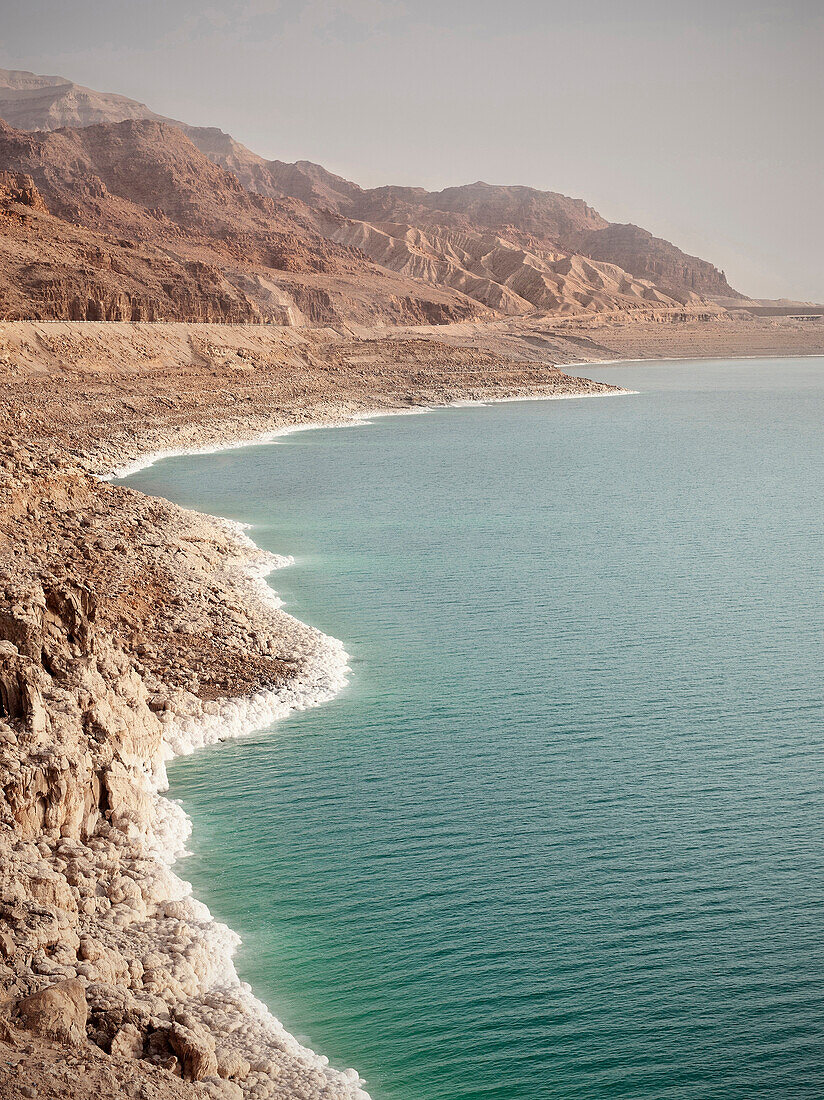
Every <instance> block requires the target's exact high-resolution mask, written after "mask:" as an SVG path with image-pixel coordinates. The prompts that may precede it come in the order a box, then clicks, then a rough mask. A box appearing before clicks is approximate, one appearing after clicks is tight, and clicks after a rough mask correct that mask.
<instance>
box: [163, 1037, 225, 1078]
mask: <svg viewBox="0 0 824 1100" xmlns="http://www.w3.org/2000/svg"><path fill="white" fill-rule="evenodd" d="M168 1039H169V1045H170V1046H171V1048H172V1050H173V1051H174V1052H175V1054H176V1055H177V1057H178V1058H179V1059H180V1067H181V1070H182V1074H183V1078H184V1080H186V1081H202V1080H203V1078H204V1077H217V1075H218V1074H217V1057H216V1055H215V1041H214V1039H213V1038H212V1036H211V1035H209V1033H208V1032H206V1031H204V1030H203V1029H202V1028H194V1027H184V1026H183V1025H182V1024H175V1025H174V1027H172V1028H171V1030H170V1031H169V1035H168Z"/></svg>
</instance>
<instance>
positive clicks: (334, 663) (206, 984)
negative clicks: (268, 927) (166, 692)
mask: <svg viewBox="0 0 824 1100" xmlns="http://www.w3.org/2000/svg"><path fill="white" fill-rule="evenodd" d="M574 396H579V395H547V396H546V397H545V398H540V397H539V398H537V399H538V400H563V399H568V398H569V397H574ZM580 396H589V395H580ZM605 396H612V394H608V395H605ZM534 399H535V398H531V400H534ZM500 400H503V401H506V400H508V399H507V398H503V399H500ZM512 400H530V398H513V399H512ZM488 403H490V402H487V401H477V402H469V401H459V402H455V403H454V404H453V406H451V407H463V406H465V405H468V404H488ZM441 407H443V406H441ZM429 411H430V408H429V407H420V408H412V409H398V410H379V411H376V412H374V413H362V414H359V415H357V416H354V417H351V418H349V419H347V420H345V421H342V422H338V424H336V425H325V424H309V425H299V426H293V427H285V428H282V429H280V430H276V431H268V432H264V433H262V434H261V435H259V436H258V437H257V438H255V439H244V440H240V441H235V442H229V443H222V444H218V445H215V446H210V447H195V448H190V449H185V450H168V451H158V452H154V453H152V454H148V455H145V456H143V457H142V458H140V459H136V460H135V461H133V462H131V463H130V464H128V465H126V466H123V467H122V468H120V469H118V470H117V471H115V472H113V473H111V474H109V475H108V476H107V478H106V480H114V479H123V478H126V477H128V476H130V475H131V474H133V473H136V472H137V471H138V470H141V469H145V468H146V467H148V466H150V465H152V464H153V463H155V462H157V461H159V460H160V459H162V458H166V457H172V456H174V455H182V454H190V455H195V454H208V453H212V452H215V451H220V450H225V449H230V448H238V447H244V446H249V445H254V444H260V443H266V442H274V441H275V440H276V439H277V437H279V436H283V435H287V434H290V433H292V432H295V431H303V430H308V429H310V428H316V427H326V426H345V425H346V424H363V423H366V422H369V421H370V420H372V419H373V418H375V417H382V416H387V415H403V414H407V415H408V414H414V413H423V412H429ZM210 519H211V521H212V522H213V523H214V524H215V525H216V526H218V527H220V528H222V529H223V530H224V531H225V533H226V534H228V535H229V536H230V538H231V540H232V542H233V543H234V544H235V545H236V546H237V548H238V550H239V551H240V554H239V557H240V560H241V561H243V562H244V565H243V566H239V565H237V564H233V565H227V566H226V569H225V574H224V576H223V577H222V578H217V580H218V581H223V582H224V583H226V585H227V587H231V588H232V589H233V590H234V592H235V593H236V592H237V591H238V588H240V589H241V590H243V591H245V593H246V594H247V603H248V605H249V606H250V607H254V610H255V612H256V615H257V616H258V617H260V615H261V614H262V615H264V616H265V615H266V613H267V611H268V613H270V614H271V615H272V617H273V619H275V618H276V621H273V623H272V628H273V632H276V633H277V634H279V635H280V636H281V637H282V636H283V633H284V622H286V623H287V624H288V628H287V634H288V636H289V637H288V641H289V643H291V648H292V651H293V652H294V653H296V654H299V655H300V667H299V671H298V672H297V674H296V675H295V676H294V677H293V678H292V679H291V680H290V681H289V682H288V684H286V685H284V686H282V687H279V688H276V689H271V690H263V691H258V692H256V693H254V694H252V695H249V696H247V697H242V698H237V699H224V700H219V701H215V702H203V701H202V700H199V699H197V698H196V697H195V696H194V695H191V694H190V693H188V692H187V693H183V696H182V697H177V698H176V699H175V702H174V707H173V709H172V710H168V711H166V713H165V714H164V715H163V722H164V727H165V728H164V735H163V742H162V758H161V759H159V760H155V761H152V762H151V763H149V764H147V766H146V785H147V788H148V792H149V794H150V797H151V815H150V817H151V820H150V822H149V831H148V841H147V842H148V848H149V852H148V853H147V854H149V855H151V856H152V857H153V862H154V868H153V869H152V871H151V872H150V877H151V878H152V879H153V882H152V884H151V887H152V888H151V892H154V893H155V894H157V888H158V885H159V881H160V882H161V883H162V886H161V889H160V893H161V894H162V895H163V896H164V897H165V899H167V900H166V902H165V916H167V917H169V918H171V919H172V931H171V936H172V937H174V936H175V935H177V936H178V937H179V936H180V935H181V930H182V928H183V927H185V928H186V930H187V933H188V934H189V935H191V932H192V930H194V932H195V933H196V935H197V952H196V954H197V964H196V971H197V978H198V990H197V995H196V996H195V997H192V998H190V999H187V1000H186V1003H185V1011H186V1013H187V1016H188V1018H189V1019H190V1020H193V1021H194V1022H196V1023H197V1024H199V1025H201V1026H202V1027H203V1028H205V1030H206V1031H208V1032H209V1033H210V1034H211V1035H212V1036H213V1038H214V1039H215V1040H216V1042H217V1043H218V1045H219V1047H222V1049H223V1050H224V1051H226V1050H227V1049H228V1050H229V1051H232V1052H234V1053H236V1054H238V1055H239V1056H240V1057H242V1058H244V1059H246V1060H247V1061H248V1062H249V1063H250V1064H251V1072H250V1074H249V1075H248V1076H247V1077H246V1078H245V1079H244V1080H243V1081H242V1082H241V1084H242V1088H243V1092H244V1095H245V1096H248V1097H254V1098H261V1100H276V1098H277V1100H281V1098H283V1097H286V1096H290V1097H292V1096H294V1097H303V1098H305V1100H316V1098H317V1100H321V1098H323V1100H327V1098H328V1100H369V1097H368V1093H367V1092H366V1091H365V1090H364V1088H363V1085H364V1082H363V1081H362V1080H361V1079H360V1077H359V1076H358V1074H357V1072H356V1071H355V1070H354V1069H348V1070H337V1069H334V1068H333V1067H331V1066H330V1065H329V1061H328V1059H327V1058H326V1057H324V1056H322V1055H318V1054H316V1053H314V1052H313V1051H312V1050H310V1049H308V1048H307V1047H305V1046H303V1045H302V1044H301V1043H300V1042H298V1040H297V1039H296V1038H295V1037H294V1036H292V1035H291V1034H290V1033H289V1032H288V1031H287V1030H286V1029H285V1028H284V1027H283V1025H282V1024H281V1023H280V1021H279V1020H278V1019H276V1017H275V1016H274V1015H273V1014H272V1013H271V1012H270V1011H269V1009H268V1008H267V1007H266V1005H264V1004H263V1002H262V1001H260V1000H259V999H258V998H256V997H255V996H254V994H253V992H252V990H251V988H250V986H249V985H247V984H246V983H244V982H241V981H240V979H239V977H238V974H237V971H236V969H235V965H234V962H233V956H234V954H235V952H236V950H237V948H238V946H239V944H240V942H241V941H240V937H239V936H238V935H237V934H236V933H235V932H233V931H232V930H231V929H229V928H228V927H226V926H225V925H223V924H220V923H219V922H217V921H215V920H214V919H213V917H212V916H211V914H210V912H209V910H208V908H207V907H206V906H205V905H204V904H203V903H202V902H199V901H197V900H196V899H195V898H193V897H192V888H191V885H190V884H189V883H187V882H185V881H183V880H182V879H181V878H179V877H178V876H177V875H176V874H174V872H173V871H172V870H171V868H172V866H173V864H174V863H175V862H176V861H177V860H178V859H179V858H180V857H181V856H182V855H184V854H185V853H186V843H187V841H188V839H189V837H190V835H191V822H190V820H189V818H188V817H187V815H186V813H185V812H184V810H183V809H182V807H181V806H180V805H179V804H178V803H176V802H174V801H172V800H171V799H168V798H164V797H163V794H162V792H163V791H166V790H168V780H167V776H166V766H165V765H166V763H167V762H168V761H170V760H172V759H174V758H175V757H177V756H186V755H189V754H190V753H192V752H195V751H196V750H197V749H200V748H203V747H205V746H207V745H214V744H216V743H218V742H220V741H224V740H227V739H229V738H237V737H243V736H246V735H248V734H251V733H253V732H255V731H258V730H262V729H265V728H266V727H268V726H270V725H271V724H272V723H274V722H276V721H278V720H279V719H281V718H284V717H286V716H287V715H289V714H292V713H293V712H295V711H299V710H305V709H307V708H308V707H314V706H319V705H320V704H322V703H325V702H327V701H329V700H330V699H332V698H333V697H334V696H335V695H336V694H338V692H340V691H341V690H342V689H343V688H344V687H345V686H346V684H347V682H348V672H349V665H348V657H347V654H346V652H345V650H344V647H343V645H342V644H341V642H339V641H338V640H337V639H335V638H331V637H329V636H327V635H325V634H323V633H321V632H320V631H318V630H315V629H313V628H312V627H309V626H306V625H305V624H303V623H301V622H299V620H297V619H294V618H293V617H292V616H289V615H286V614H285V613H284V612H283V611H282V610H281V602H280V600H279V599H278V597H277V595H276V594H275V592H274V591H273V590H272V588H271V587H270V586H269V584H268V583H267V580H266V578H267V577H268V576H269V574H270V573H272V572H273V571H274V570H275V569H279V568H283V567H284V566H287V565H290V564H291V559H290V558H284V557H280V556H278V555H274V554H270V553H268V552H266V551H263V550H261V549H260V548H259V547H258V546H256V544H255V543H254V542H253V541H252V539H251V538H250V537H249V536H248V534H247V533H246V531H247V529H248V528H246V526H245V525H243V524H239V523H236V522H234V521H231V520H226V519H221V518H218V517H210ZM145 932H148V933H149V938H150V940H151V941H153V942H152V943H151V944H150V946H152V947H154V949H155V950H156V951H157V953H158V955H159V956H160V957H161V958H164V957H168V956H169V955H170V954H171V955H175V953H178V954H179V951H180V949H179V946H178V947H175V944H174V943H173V942H170V925H169V920H157V921H150V922H147V923H146V924H144V934H145ZM144 949H145V948H144ZM188 950H189V949H188V948H187V951H188ZM194 954H195V952H190V957H191V958H193V957H194Z"/></svg>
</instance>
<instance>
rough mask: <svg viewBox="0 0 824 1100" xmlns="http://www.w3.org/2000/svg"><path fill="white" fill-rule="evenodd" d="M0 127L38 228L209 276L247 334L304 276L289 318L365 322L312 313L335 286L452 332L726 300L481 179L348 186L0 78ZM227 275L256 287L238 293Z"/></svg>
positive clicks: (201, 133) (573, 209) (523, 193)
mask: <svg viewBox="0 0 824 1100" xmlns="http://www.w3.org/2000/svg"><path fill="white" fill-rule="evenodd" d="M122 116H126V117H122ZM0 118H3V119H5V121H6V125H5V127H4V128H3V129H2V131H0V170H5V171H10V172H12V173H16V174H18V175H27V176H31V178H32V180H33V181H34V184H35V187H36V188H37V189H38V191H40V192H42V195H43V199H44V201H45V203H46V205H47V206H48V210H49V212H50V213H51V214H52V215H56V216H59V217H62V218H64V219H67V220H69V221H75V222H77V221H79V222H81V223H82V224H83V225H85V226H86V227H87V228H88V229H89V230H90V231H93V232H104V233H107V232H108V233H114V234H118V233H123V232H126V233H128V234H129V235H130V236H133V237H134V238H135V239H137V240H140V241H142V242H144V243H145V244H146V245H147V246H149V245H151V244H152V243H154V244H160V245H162V247H163V249H164V250H165V251H166V252H167V253H168V252H169V249H170V248H171V249H172V250H173V251H176V252H179V253H180V256H179V257H178V258H179V259H182V260H183V262H184V264H185V263H191V262H201V263H206V264H207V265H210V264H211V265H214V264H215V263H217V266H218V267H220V268H221V269H222V274H223V275H224V276H225V277H228V279H229V282H230V283H231V284H232V285H233V286H234V287H235V290H236V291H237V292H238V293H240V294H242V295H243V296H245V297H247V298H248V297H249V294H250V293H251V296H252V298H253V299H255V298H256V301H255V302H254V303H252V304H251V305H250V306H249V309H250V310H251V314H255V312H256V311H258V312H259V313H260V318H261V319H264V320H273V319H274V318H275V317H276V316H286V317H295V316H297V315H298V314H300V315H304V313H305V311H304V310H303V309H302V307H301V306H299V305H297V303H296V302H294V301H293V302H292V303H291V304H289V305H287V306H286V307H285V313H284V311H283V308H281V307H282V303H279V304H278V308H277V309H274V310H273V309H272V308H268V307H267V306H266V305H265V304H264V301H268V303H269V307H271V306H272V305H273V301H274V299H278V298H279V297H280V296H281V291H280V290H277V289H275V290H273V289H272V286H271V285H270V284H272V276H271V272H272V271H277V272H283V271H291V272H293V273H294V274H300V275H301V276H302V277H303V280H304V285H305V277H306V276H308V275H315V276H318V277H321V282H323V283H324V285H323V286H320V285H318V286H315V287H314V288H313V298H314V305H313V306H312V308H310V309H309V311H308V313H307V314H306V316H307V317H308V316H311V317H313V318H314V319H315V320H317V319H318V318H322V319H323V320H325V321H327V322H332V321H334V320H341V319H349V320H352V319H355V318H356V317H357V318H358V319H360V318H361V317H362V316H363V315H364V313H367V314H368V313H370V312H371V311H370V310H368V309H366V310H365V311H364V308H363V305H361V306H358V308H357V309H355V310H354V312H353V311H352V309H351V308H350V307H348V306H343V307H342V308H331V307H330V308H326V307H324V308H320V307H319V306H318V304H317V303H318V301H320V300H321V299H322V298H323V296H324V295H326V296H327V298H328V295H329V292H330V290H329V287H328V286H327V285H325V284H327V283H329V282H330V280H334V279H336V278H340V277H346V278H347V279H348V280H349V281H350V284H352V286H354V282H356V281H357V280H358V279H361V280H362V281H363V280H365V281H366V283H371V285H372V288H373V290H374V291H375V292H376V293H377V295H378V297H381V295H383V298H384V299H386V298H388V299H391V300H392V301H391V302H384V305H381V306H380V307H379V309H378V312H379V313H380V312H381V311H383V313H384V315H385V316H386V318H387V320H389V321H390V323H393V322H396V321H397V320H398V312H399V311H398V308H397V301H398V300H402V299H403V300H405V299H406V298H409V299H410V300H411V299H420V301H421V302H428V304H427V305H420V306H417V305H416V306H415V307H414V308H413V309H412V313H413V314H415V313H419V312H420V311H421V310H422V311H423V313H424V315H425V316H426V317H427V319H429V320H432V319H433V318H434V317H436V316H442V318H443V319H444V320H455V319H461V318H469V317H472V316H474V317H476V318H482V317H483V316H484V315H486V314H488V315H490V316H500V315H504V316H512V315H519V314H526V313H530V312H535V311H538V312H547V313H558V314H562V315H568V314H571V313H572V314H574V313H580V312H587V311H589V312H592V311H603V310H615V309H618V310H632V309H635V308H638V307H639V306H642V305H645V306H648V305H650V304H654V305H661V306H684V307H686V308H693V307H696V306H698V305H699V304H700V303H701V302H702V301H703V300H704V299H705V298H706V297H708V296H710V297H711V296H724V297H726V298H733V299H734V298H736V297H739V295H738V292H737V291H734V290H733V289H732V288H731V287H730V286H729V284H728V283H727V282H726V278H725V277H724V275H723V272H720V271H719V270H718V269H717V268H715V267H714V266H713V265H712V264H710V263H709V262H708V261H705V260H701V259H700V258H698V257H691V256H687V255H686V254H685V253H683V252H681V250H680V249H677V248H676V247H675V246H674V245H672V244H670V243H669V242H667V241H663V240H661V239H660V238H656V237H654V236H653V235H652V234H650V233H648V232H647V231H646V230H643V229H641V228H639V227H635V226H621V225H616V224H614V223H610V222H608V221H606V219H604V218H603V217H602V216H601V215H600V214H599V213H598V212H597V211H596V210H594V208H592V207H591V206H589V205H588V204H587V203H586V202H585V201H584V200H582V199H575V198H570V197H569V196H566V195H562V194H560V193H557V192H550V191H538V190H536V189H534V188H530V187H526V186H522V185H500V186H498V185H491V184H487V183H485V182H483V181H476V182H475V183H472V184H466V185H462V186H458V187H448V188H444V189H443V190H441V191H434V192H430V191H427V190H425V189H424V188H419V187H404V186H399V185H387V186H384V187H377V188H362V187H360V186H359V185H358V184H356V183H353V182H352V181H350V180H347V179H345V178H343V177H342V176H338V175H335V174H334V173H332V172H330V171H328V170H327V169H326V168H324V167H323V166H322V165H319V164H315V163H313V162H311V161H306V160H303V161H296V162H294V163H291V164H290V163H287V162H284V161H278V160H265V159H264V158H263V157H261V156H259V155H258V154H256V153H253V152H252V151H251V150H249V149H247V148H246V147H245V146H243V145H242V144H241V143H240V142H237V141H236V140H235V139H234V138H233V137H232V136H231V135H229V134H226V133H224V132H223V131H222V130H219V129H218V128H216V127H198V126H190V125H188V124H186V123H183V122H180V121H178V120H175V119H170V118H165V117H164V116H161V115H158V114H156V113H155V112H153V111H151V110H150V109H149V108H148V107H146V105H145V104H142V103H139V102H138V101H136V100H130V99H128V98H127V97H124V96H120V95H117V94H115V93H101V92H95V91H94V90H92V89H88V88H84V87H83V86H81V85H77V84H74V83H73V82H72V81H68V80H65V79H64V78H61V77H39V76H37V74H34V73H29V72H26V71H23V70H0ZM67 121H68V123H69V124H67ZM21 124H25V126H24V127H23V128H21ZM10 132H15V133H17V134H18V135H22V134H28V135H29V136H28V137H27V138H24V137H22V136H18V137H16V138H15V139H14V140H12V139H11V137H10ZM38 135H39V136H38ZM184 143H185V145H184ZM50 158H51V161H50ZM216 173H217V174H216ZM221 173H222V174H221ZM230 181H231V182H230ZM124 189H125V190H124ZM158 195H161V196H162V201H158V202H155V199H156V197H157V196H158ZM227 265H241V266H245V267H249V266H252V267H254V268H255V272H254V273H253V274H252V273H250V272H246V273H245V274H242V275H241V276H240V277H238V273H237V272H236V271H235V272H234V274H232V273H231V272H230V271H229V268H228V267H227ZM250 279H251V288H252V289H251V291H250V282H249V280H250ZM261 279H263V280H264V281H265V282H266V283H267V286H266V290H265V293H262V292H261V291H260V288H261V285H262V284H261ZM398 279H400V280H401V283H400V284H398V283H397V280H398ZM393 280H395V282H393ZM274 282H275V283H276V284H282V283H283V276H282V274H279V275H278V276H276V277H275V279H274ZM379 284H381V285H382V289H380V290H379ZM352 286H350V287H349V289H348V290H347V293H350V294H351V292H352ZM241 287H243V288H245V289H241ZM255 287H257V290H255ZM425 288H428V289H425ZM338 291H340V287H338ZM399 291H405V293H399ZM289 293H290V294H291V291H290V292H289ZM273 295H274V299H273ZM288 296H289V294H287V297H288ZM301 296H302V299H303V302H304V304H306V303H307V301H308V299H307V298H306V293H305V292H303V291H301V292H300V293H299V294H298V297H301ZM356 296H357V295H356ZM292 297H294V295H292ZM361 297H363V296H362V295H361ZM267 308H268V312H267ZM261 310H262V311H261ZM245 311H246V307H244V308H243V310H242V312H245ZM406 312H408V311H407V310H406V307H402V308H401V309H400V314H402V315H405V313H406Z"/></svg>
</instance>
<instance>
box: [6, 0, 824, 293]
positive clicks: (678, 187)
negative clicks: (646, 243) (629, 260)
mask: <svg viewBox="0 0 824 1100" xmlns="http://www.w3.org/2000/svg"><path fill="white" fill-rule="evenodd" d="M0 66H2V67H5V68H22V69H31V70H32V71H34V72H40V73H50V74H53V73H57V74H60V75H63V76H66V77H69V78H70V79H72V80H75V81H77V82H78V83H81V84H87V85H90V86H91V87H93V88H97V89H100V90H103V91H117V92H121V93H123V94H124V95H128V96H132V97H133V98H135V99H140V100H143V101H144V102H146V103H148V104H149V105H150V106H151V107H152V108H153V109H154V110H156V111H159V112H160V113H162V114H167V115H171V116H172V117H176V118H181V119H184V120H185V121H187V122H191V123H195V124H201V125H216V126H220V127H221V128H222V129H224V130H227V131H229V132H230V133H232V134H233V135H234V136H235V137H236V138H238V139H239V140H240V141H242V142H244V144H246V145H249V146H250V147H251V148H252V149H254V150H255V151H256V152H259V153H261V154H263V155H264V156H267V157H277V158H279V159H282V160H295V159H298V158H306V159H309V160H315V161H319V162H320V163H322V164H324V165H325V166H326V167H328V168H330V169H332V170H333V171H336V172H339V173H340V174H342V175H344V176H347V177H348V178H350V179H353V180H355V181H357V182H358V183H360V184H363V185H364V186H374V185H377V184H382V183H404V184H420V185H423V186H425V187H427V188H430V189H440V188H442V187H445V186H449V185H451V184H457V183H466V182H471V181H474V180H477V179H482V180H486V181H487V182H489V183H524V184H529V185H531V186H533V187H540V188H545V189H548V190H555V191H562V192H564V193H566V194H569V195H574V196H577V197H581V198H584V199H586V200H587V201H588V202H590V203H591V204H592V205H593V206H595V207H596V208H597V209H598V210H600V212H601V213H602V214H603V215H604V216H605V217H607V218H609V219H610V220H612V221H622V222H623V221H632V222H636V223H637V224H640V225H643V226H644V227H645V228H647V229H650V230H652V231H653V232H654V233H656V234H659V235H660V236H663V237H667V238H668V239H670V240H672V241H674V242H675V243H676V244H678V245H679V246H680V247H682V248H684V249H686V250H687V251H689V252H695V253H698V254H699V255H701V256H704V257H706V258H707V259H710V260H712V261H713V262H714V263H716V264H717V265H718V266H719V267H722V268H724V269H725V270H726V272H727V275H728V277H729V279H730V281H731V282H732V284H733V285H734V286H737V287H738V288H740V289H741V290H743V291H745V292H747V293H749V294H752V295H754V296H768V297H779V296H785V297H798V298H803V299H816V300H818V301H824V260H823V259H822V257H824V203H823V202H822V199H823V198H824V196H823V195H822V183H824V154H823V153H822V147H823V145H824V136H823V135H824V122H822V108H823V107H824V3H822V0H784V2H783V3H778V2H776V3H767V2H764V0H746V2H745V0H712V2H706V0H691V2H689V3H687V2H685V3H672V2H670V0H657V2H654V0H649V2H648V0H588V2H583V3H581V2H578V3H576V2H575V0H565V2H564V3H556V2H555V0H543V2H532V0H234V2H224V3H220V2H214V3H212V4H209V3H208V0H206V2H205V3H204V2H202V0H106V2H105V3H104V2H100V0H26V3H19V2H17V0H0Z"/></svg>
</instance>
